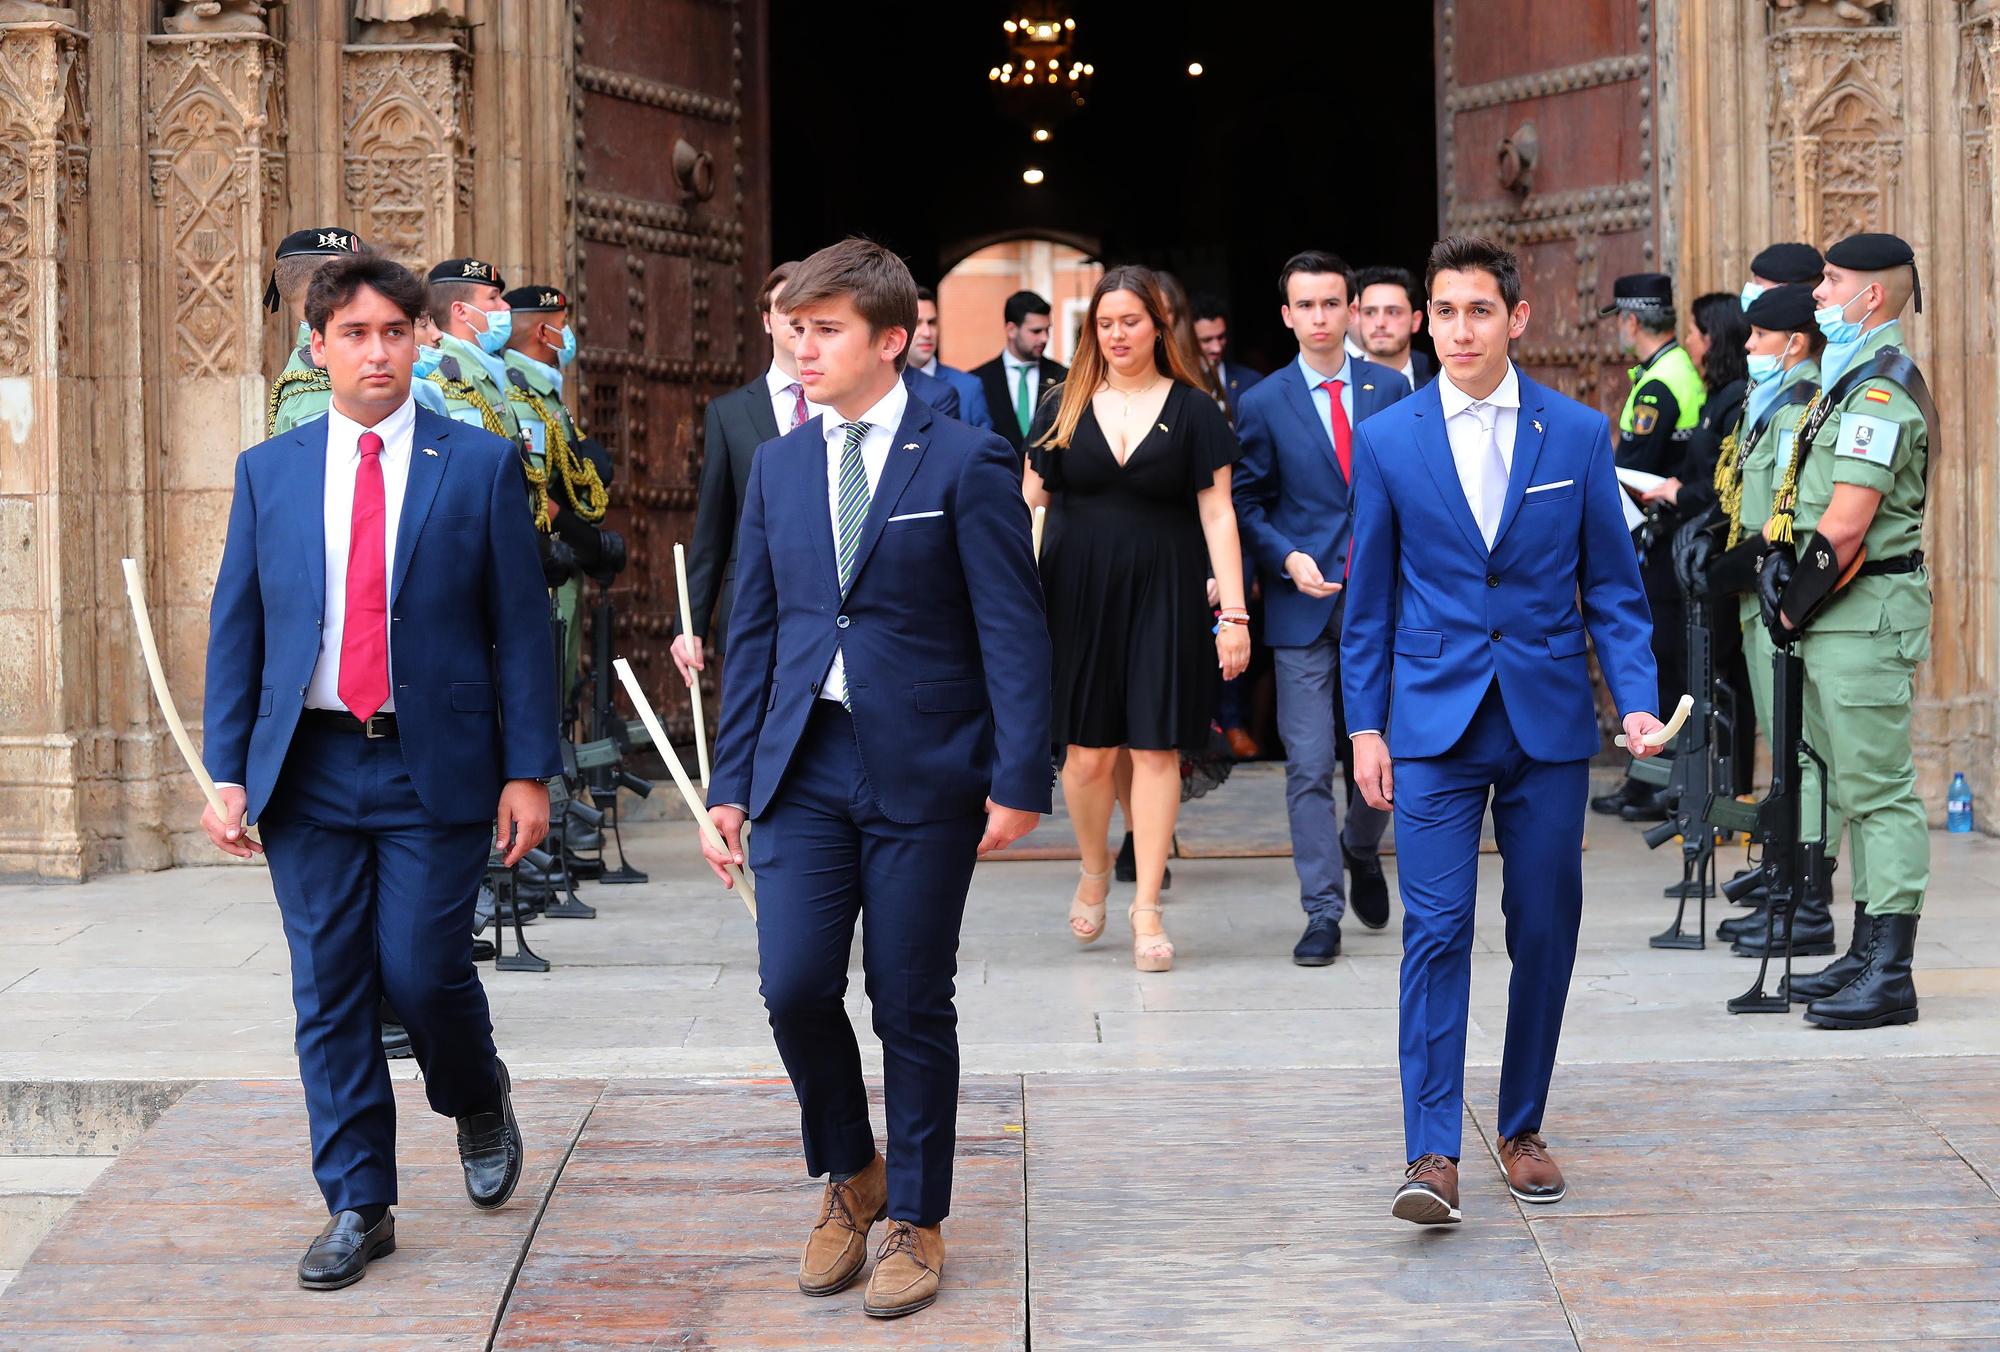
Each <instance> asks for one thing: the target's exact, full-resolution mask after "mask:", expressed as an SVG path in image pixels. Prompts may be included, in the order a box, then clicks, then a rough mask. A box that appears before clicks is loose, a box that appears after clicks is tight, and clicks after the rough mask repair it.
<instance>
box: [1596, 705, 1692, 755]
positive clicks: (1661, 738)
mask: <svg viewBox="0 0 2000 1352" xmlns="http://www.w3.org/2000/svg"><path fill="white" fill-rule="evenodd" d="M1693 710H1694V696H1693V695H1682V696H1681V702H1680V703H1679V704H1676V705H1675V706H1674V716H1673V717H1672V718H1669V719H1668V720H1667V725H1666V726H1665V727H1664V728H1656V729H1654V730H1653V731H1652V732H1649V733H1647V734H1646V735H1645V736H1644V737H1641V738H1640V739H1639V740H1640V741H1642V742H1644V743H1645V744H1646V745H1647V746H1665V745H1666V744H1667V743H1668V742H1671V741H1673V740H1674V738H1675V737H1676V736H1678V735H1679V734H1680V730H1681V724H1683V723H1685V722H1687V721H1688V714H1689V713H1691V712H1693ZM1611 741H1612V744H1613V745H1614V746H1624V745H1625V734H1624V733H1622V732H1621V733H1619V734H1618V735H1617V736H1616V737H1613V738H1612V739H1611Z"/></svg>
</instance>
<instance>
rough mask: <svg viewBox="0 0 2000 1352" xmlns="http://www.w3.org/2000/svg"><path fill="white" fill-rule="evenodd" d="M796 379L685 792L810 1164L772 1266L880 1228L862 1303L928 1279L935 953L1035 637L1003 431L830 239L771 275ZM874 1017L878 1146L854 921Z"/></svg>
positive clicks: (810, 1275) (749, 496)
mask: <svg viewBox="0 0 2000 1352" xmlns="http://www.w3.org/2000/svg"><path fill="white" fill-rule="evenodd" d="M785 307H786V309H787V311H788V312H789V317H790V320H791V323H792V328H793V332H794V333H795V334H797V335H798V351H797V357H798V364H799V378H800V379H801V380H802V381H803V382H804V383H805V388H806V392H807V395H808V396H809V397H810V398H811V399H812V400H813V402H814V403H816V404H820V405H823V406H826V407H828V408H830V409H831V410H832V411H831V412H829V413H827V414H825V415H823V416H821V417H816V418H814V419H812V420H810V421H809V422H807V423H805V424H804V425H803V426H801V427H799V428H797V429H796V430H794V431H793V432H791V433H789V434H787V435H786V436H783V437H780V438H779V439H778V440H776V441H773V442H767V443H766V444H765V445H764V446H763V447H761V448H760V449H759V450H758V452H757V456H756V459H755V460H754V461H753V462H752V466H751V473H750V484H749V489H748V492H747V493H746V495H745V501H744V507H743V523H742V528H741V536H740V540H739V545H738V551H737V572H736V577H737V581H736V609H735V612H734V615H733V616H732V619H731V625H732V632H731V635H730V643H731V649H730V657H729V661H728V663H727V664H725V666H724V668H723V686H722V715H721V721H720V726H719V728H718V730H717V733H716V741H715V774H714V778H713V779H712V781H711V782H710V785H709V801H710V803H711V804H712V806H711V807H710V808H709V816H710V818H711V819H712V820H713V821H714V823H715V826H716V828H717V830H718V831H719V832H720V834H721V837H722V840H723V841H724V842H725V843H726V846H727V854H724V853H719V852H717V851H715V850H713V849H711V848H710V847H709V846H707V845H706V844H704V846H703V849H704V852H705V853H706V855H707V858H708V860H709V863H710V865H711V866H712V867H714V868H715V869H716V872H717V874H718V876H722V877H723V878H724V880H725V882H726V881H727V875H726V874H725V873H724V872H723V866H724V864H725V863H727V862H728V859H729V857H730V856H734V857H735V860H736V862H738V863H741V862H743V861H742V856H741V847H740V843H739V842H740V839H741V831H742V828H743V822H744V819H745V818H746V817H749V818H752V819H754V820H755V821H756V823H757V830H756V832H755V833H754V835H753V836H752V842H751V857H750V860H749V862H750V863H751V865H752V866H753V867H754V868H755V870H756V874H757V893H758V902H759V905H758V917H757V952H758V964H759V970H760V973H761V975H762V978H763V994H764V1003H765V1006H766V1008H767V1009H768V1010H769V1012H770V1016H771V1031H772V1033H773V1034H774V1036H775V1039H776V1041H777V1044H778V1054H779V1055H780V1056H781V1057H782V1058H783V1060H784V1062H785V1069H786V1071H787V1072H789V1073H790V1075H791V1079H792V1086H793V1088H794V1089H795V1090H796V1091H797V1093H798V1096H799V1107H800V1110H801V1116H802V1117H803V1119H804V1129H805V1133H804V1134H805V1156H806V1171H807V1172H808V1173H809V1174H812V1175H814V1176H817V1175H820V1174H827V1175H829V1178H828V1182H827V1185H826V1191H825V1193H824V1195H823V1197H822V1199H821V1203H820V1207H819V1210H818V1212H817V1215H818V1218H819V1220H818V1224H816V1225H815V1226H814V1227H813V1229H812V1231H811V1233H810V1235H809V1237H808V1238H807V1241H806V1247H805V1253H804V1256H803V1257H802V1259H801V1260H800V1265H799V1289H800V1290H802V1291H804V1292H805V1293H806V1294H807V1295H812V1296H825V1295H831V1294H833V1293H834V1292H836V1291H839V1290H841V1289H842V1288H843V1287H845V1286H847V1285H848V1283H850V1282H852V1281H853V1280H854V1278H855V1277H856V1276H857V1275H858V1274H859V1273H860V1271H861V1267H862V1264H863V1263H864V1262H865V1260H866V1258H867V1253H868V1231H869V1227H870V1226H872V1225H873V1224H874V1222H875V1221H877V1220H879V1219H882V1218H884V1217H886V1218H887V1219H888V1220H889V1222H890V1233H889V1237H888V1238H887V1240H885V1241H884V1243H883V1246H882V1251H881V1253H880V1255H879V1258H880V1261H879V1262H878V1263H877V1264H876V1268H875V1272H874V1275H873V1276H872V1277H871V1278H870V1279H869V1283H868V1294H867V1298H866V1300H865V1301H864V1302H863V1309H864V1310H865V1311H866V1312H867V1313H868V1314H870V1315H874V1316H877V1317H882V1318H888V1317H893V1316H897V1315H904V1314H910V1313H913V1312H915V1311H917V1310H920V1309H923V1308H924V1307H925V1306H927V1305H929V1304H930V1303H931V1302H932V1301H933V1300H935V1299H936V1298H937V1291H938V1282H939V1278H940V1274H941V1273H942V1271H943V1267H944V1238H943V1233H942V1230H941V1224H942V1222H943V1220H944V1218H945V1215H946V1213H947V1212H948V1211H949V1210H950V1207H951V1165H952V1151H953V1145H954V1133H955V1129H956V1126H955V1124H956V1121H957V1107H958V1036H957V1023H958V1020H957V1014H956V1012H955V1011H954V1010H953V1008H952V980H953V977H954V975H955V973H956V970H957V955H958V927H959V920H960V918H961V916H962V915H963V913H964V909H965V893H966V888H967V887H968V886H969V885H970V883H971V880H972V866H973V863H974V861H975V859H976V858H977V857H978V856H979V855H983V854H985V853H987V852H988V851H990V850H996V849H1002V848H1004V847H1006V846H1007V845H1009V844H1011V843H1012V842H1013V841H1015V840H1017V839H1019V838H1020V837H1021V836H1023V835H1025V834H1026V833H1027V832H1028V831H1030V830H1032V829H1033V828H1034V825H1035V822H1036V820H1037V819H1038V817H1039V815H1040V814H1041V813H1044V812H1047V811H1048V810H1049V796H1050V786H1051V783H1052V780H1053V773H1052V765H1051V759H1050V740H1049V737H1050V731H1049V681H1050V674H1049V636H1048V627H1047V620H1046V617H1045V616H1044V614H1043V611H1042V593H1041V585H1040V582H1039V580H1038V579H1037V576H1036V573H1035V563H1034V556H1033V548H1032V546H1031V544H1030V540H1029V528H1028V508H1027V505H1026V503H1025V502H1024V501H1023V499H1022V497H1021V492H1020V486H1019V480H1018V478H1017V477H1016V476H1017V473H1018V471H1017V469H1016V461H1015V459H1014V456H1013V453H1012V451H1011V450H1010V449H1009V447H1008V446H1007V444H1006V442H1004V441H1002V440H1001V439H1000V438H999V437H998V436H996V435H995V434H993V433H990V432H980V431H977V430H975V429H973V428H971V427H968V426H967V425H965V424H964V423H962V422H958V421H956V420H955V419H952V418H945V417H939V416H938V415H937V414H936V413H934V412H933V411H932V410H931V409H929V408H926V407H925V406H924V405H923V404H922V403H921V402H920V401H918V400H915V399H912V398H911V397H910V396H909V394H908V392H907V391H906V390H905V388H904V387H903V385H902V383H901V382H900V381H899V379H898V371H899V369H900V368H901V367H902V365H903V362H904V358H905V356H906V348H907V344H908V341H909V334H910V330H911V329H912V328H913V327H914V326H915V324H916V309H917V289H916V284H915V282H914V281H912V280H911V278H910V274H909V269H907V268H906V267H904V266H903V263H902V260H901V259H899V258H897V257H896V256H895V255H894V254H892V253H890V252H889V251H888V250H886V249H883V248H882V247H881V246H879V245H876V244H871V243H869V242H868V241H866V240H858V239H850V240H847V241H844V242H843V243H840V244H836V245H834V246H832V247H830V248H827V249H822V250H821V251H820V252H819V253H817V254H814V255H813V256H812V257H811V258H809V259H807V260H806V261H805V263H804V264H802V265H801V266H800V268H799V270H798V271H797V272H796V273H794V274H793V275H792V279H791V281H790V283H789V284H788V285H787V286H786V289H785ZM858 917H865V918H866V921H867V924H866V926H865V929H864V941H863V945H862V967H863V970H864V971H865V972H866V973H867V987H868V999H869V1003H870V1005H871V1007H872V1010H873V1013H874V1020H875V1031H876V1033H877V1034H878V1035H879V1036H880V1037H881V1039H882V1062H883V1077H884V1080H885V1082H886V1084H885V1089H886V1094H885V1097H886V1099H887V1106H888V1158H887V1160H886V1162H885V1161H884V1159H883V1157H882V1156H881V1155H880V1154H879V1153H877V1151H876V1148H875V1136H874V1131H873V1128H872V1127H871V1125H870V1123H869V1114H868V1093H867V1089H866V1087H865V1086H864V1085H863V1083H862V1079H861V1055H860V1051H859V1049H858V1048H857V1046H856V1043H855V1040H854V1029H853V1027H852V1025H850V1024H849V1022H848V1019H847V1013H846V1011H845V1009H844V1008H843V1007H842V1004H841V999H842V996H843V995H844V993H845V991H846V988H847V964H848V952H849V949H850V947H851V946H852V943H853V936H854V922H855V920H856V919H857V918H858Z"/></svg>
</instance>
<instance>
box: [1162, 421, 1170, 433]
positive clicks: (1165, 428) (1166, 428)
mask: <svg viewBox="0 0 2000 1352" xmlns="http://www.w3.org/2000/svg"><path fill="white" fill-rule="evenodd" d="M1160 430H1161V431H1162V432H1171V431H1172V430H1173V429H1172V428H1170V427H1168V426H1167V425H1166V424H1165V423H1161V424H1160Z"/></svg>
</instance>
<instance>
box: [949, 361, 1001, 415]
mask: <svg viewBox="0 0 2000 1352" xmlns="http://www.w3.org/2000/svg"><path fill="white" fill-rule="evenodd" d="M937 379H939V380H942V381H943V382H944V383H945V384H947V385H949V386H951V387H952V388H953V389H954V390H957V391H958V412H957V413H956V414H954V415H953V416H954V417H956V418H957V419H958V420H959V421H960V422H964V423H971V424H972V425H973V426H974V427H978V428H982V429H984V430H985V431H988V432H991V431H992V430H993V411H992V410H991V409H989V408H987V407H986V387H985V386H984V385H982V384H981V383H980V381H979V377H978V376H975V375H973V374H972V373H971V372H970V371H961V370H959V369H958V368H957V367H956V366H946V365H945V364H944V363H943V362H939V363H938V368H937Z"/></svg>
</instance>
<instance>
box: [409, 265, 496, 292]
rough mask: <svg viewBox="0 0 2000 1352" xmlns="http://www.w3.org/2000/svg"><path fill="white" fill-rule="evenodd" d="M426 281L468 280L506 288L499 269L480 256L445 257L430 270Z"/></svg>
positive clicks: (483, 284)
mask: <svg viewBox="0 0 2000 1352" xmlns="http://www.w3.org/2000/svg"><path fill="white" fill-rule="evenodd" d="M424 280H426V281H428V282H434V283H435V282H470V283H471V284H472V285H474V286H497V287H499V288H500V289H501V290H503V291H504V290H506V289H507V283H506V281H505V280H504V279H503V278H502V277H501V276H500V269H498V268H496V267H494V266H493V265H492V264H491V263H488V262H487V261H485V260H484V259H481V258H447V259H445V260H444V262H442V263H440V264H438V265H437V266H436V267H434V268H432V269H431V270H430V274H429V275H428V276H427V277H426V278H425V279H424Z"/></svg>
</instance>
